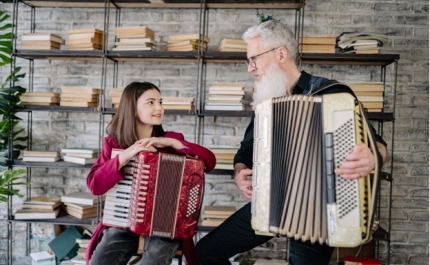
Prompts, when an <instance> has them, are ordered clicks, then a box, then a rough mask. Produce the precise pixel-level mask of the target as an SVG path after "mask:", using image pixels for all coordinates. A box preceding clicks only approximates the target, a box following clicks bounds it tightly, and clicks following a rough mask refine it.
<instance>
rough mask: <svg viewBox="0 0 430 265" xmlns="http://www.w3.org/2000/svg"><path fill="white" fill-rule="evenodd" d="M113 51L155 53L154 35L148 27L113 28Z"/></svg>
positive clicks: (155, 42)
mask: <svg viewBox="0 0 430 265" xmlns="http://www.w3.org/2000/svg"><path fill="white" fill-rule="evenodd" d="M114 34H115V37H116V38H117V39H118V40H117V41H115V46H114V47H113V49H112V50H114V51H133V50H134V51H155V50H156V45H157V41H155V33H154V31H153V30H151V29H150V28H148V27H143V26H142V27H116V28H114Z"/></svg>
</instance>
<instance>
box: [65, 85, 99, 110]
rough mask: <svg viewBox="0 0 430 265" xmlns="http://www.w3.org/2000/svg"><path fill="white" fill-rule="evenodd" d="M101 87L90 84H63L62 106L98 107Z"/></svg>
mask: <svg viewBox="0 0 430 265" xmlns="http://www.w3.org/2000/svg"><path fill="white" fill-rule="evenodd" d="M100 93H101V89H100V88H94V87H88V86H62V87H61V94H60V97H61V100H60V106H68V107H98V105H99V96H100Z"/></svg>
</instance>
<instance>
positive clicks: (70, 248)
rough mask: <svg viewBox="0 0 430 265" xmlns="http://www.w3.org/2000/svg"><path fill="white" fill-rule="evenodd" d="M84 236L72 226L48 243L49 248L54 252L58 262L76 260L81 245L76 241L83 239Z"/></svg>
mask: <svg viewBox="0 0 430 265" xmlns="http://www.w3.org/2000/svg"><path fill="white" fill-rule="evenodd" d="M81 237H82V235H81V233H79V231H78V229H76V227H74V226H70V227H69V228H67V229H66V230H64V231H63V232H62V233H61V234H59V235H58V236H57V237H56V238H54V239H53V240H52V241H51V242H49V243H48V246H49V247H50V248H51V250H52V251H53V252H54V254H55V256H56V257H57V258H58V260H62V259H64V258H66V257H67V258H69V259H71V258H74V257H75V256H76V255H77V252H78V249H79V245H78V244H77V243H76V239H78V238H81Z"/></svg>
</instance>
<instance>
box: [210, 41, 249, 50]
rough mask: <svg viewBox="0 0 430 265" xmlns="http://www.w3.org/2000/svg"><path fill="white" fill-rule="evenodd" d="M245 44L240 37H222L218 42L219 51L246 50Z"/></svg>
mask: <svg viewBox="0 0 430 265" xmlns="http://www.w3.org/2000/svg"><path fill="white" fill-rule="evenodd" d="M247 46H248V45H247V44H246V42H245V41H244V40H242V39H232V38H224V39H222V40H221V41H220V42H219V45H218V48H217V50H218V51H220V52H246V48H247Z"/></svg>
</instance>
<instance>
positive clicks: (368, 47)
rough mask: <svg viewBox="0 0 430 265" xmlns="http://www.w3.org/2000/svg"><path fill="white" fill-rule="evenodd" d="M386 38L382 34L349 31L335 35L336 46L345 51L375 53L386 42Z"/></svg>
mask: <svg viewBox="0 0 430 265" xmlns="http://www.w3.org/2000/svg"><path fill="white" fill-rule="evenodd" d="M388 40H389V39H388V37H387V36H385V35H382V34H377V33H363V32H361V33H360V32H352V33H351V32H350V33H342V34H341V35H339V36H338V37H337V46H338V47H339V48H340V50H341V51H342V52H345V53H356V54H375V53H379V51H380V47H382V46H384V45H385V44H387V43H388Z"/></svg>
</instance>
